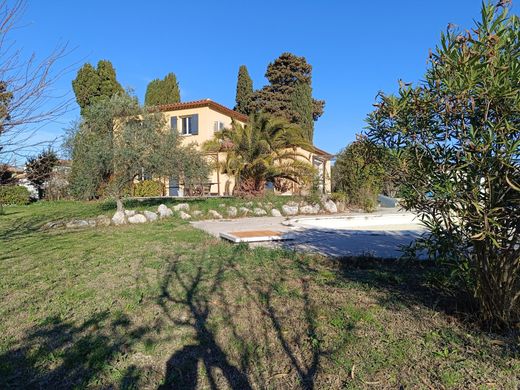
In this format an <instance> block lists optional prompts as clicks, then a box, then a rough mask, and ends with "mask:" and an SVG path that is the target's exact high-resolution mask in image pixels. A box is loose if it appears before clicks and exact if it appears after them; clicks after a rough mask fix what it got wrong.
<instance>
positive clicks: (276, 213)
mask: <svg viewBox="0 0 520 390" xmlns="http://www.w3.org/2000/svg"><path fill="white" fill-rule="evenodd" d="M271 215H272V216H273V217H281V216H282V213H281V212H280V211H278V209H272V210H271Z"/></svg>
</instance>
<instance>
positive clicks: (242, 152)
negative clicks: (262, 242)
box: [204, 114, 315, 195]
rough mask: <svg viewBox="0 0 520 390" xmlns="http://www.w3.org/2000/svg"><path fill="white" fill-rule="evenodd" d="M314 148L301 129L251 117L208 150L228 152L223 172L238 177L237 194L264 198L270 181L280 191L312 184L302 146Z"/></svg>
mask: <svg viewBox="0 0 520 390" xmlns="http://www.w3.org/2000/svg"><path fill="white" fill-rule="evenodd" d="M310 146H311V145H310V144H309V143H308V142H307V141H306V140H305V139H304V138H303V136H302V131H301V129H300V128H299V127H298V126H296V125H294V124H291V123H288V122H287V121H285V120H283V119H278V118H270V117H268V116H266V115H261V114H260V115H251V116H250V119H249V122H248V123H247V124H245V125H241V124H240V123H237V122H235V121H233V122H232V123H231V127H230V128H227V129H224V130H222V131H221V132H218V133H217V134H215V139H214V140H212V141H208V142H207V143H206V144H205V145H204V148H205V149H206V150H208V151H209V150H213V151H215V150H218V151H225V152H227V157H226V160H225V161H223V162H222V163H221V164H220V169H221V170H222V173H225V174H228V175H230V176H234V177H235V180H236V185H235V188H234V193H235V194H236V195H260V194H262V193H263V192H264V189H265V185H266V183H268V182H271V183H274V184H275V187H278V189H280V187H281V186H282V185H283V183H287V182H293V183H297V184H299V185H302V184H306V183H309V182H310V181H311V180H312V178H313V177H314V174H315V172H314V168H313V166H312V165H311V164H310V163H309V162H308V161H306V160H305V156H304V155H303V154H301V153H299V152H298V147H302V148H306V147H310Z"/></svg>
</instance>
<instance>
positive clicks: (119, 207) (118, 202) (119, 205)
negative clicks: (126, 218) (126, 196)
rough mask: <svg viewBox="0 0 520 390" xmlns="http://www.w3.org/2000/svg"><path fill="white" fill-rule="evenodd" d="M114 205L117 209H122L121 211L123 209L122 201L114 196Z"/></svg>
mask: <svg viewBox="0 0 520 390" xmlns="http://www.w3.org/2000/svg"><path fill="white" fill-rule="evenodd" d="M116 206H117V211H122V212H124V211H125V207H124V206H123V201H122V200H121V198H116Z"/></svg>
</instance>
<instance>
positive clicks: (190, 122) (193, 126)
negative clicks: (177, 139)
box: [181, 114, 199, 135]
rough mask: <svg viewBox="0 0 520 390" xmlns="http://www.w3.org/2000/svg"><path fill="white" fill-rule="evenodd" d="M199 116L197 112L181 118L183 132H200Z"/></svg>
mask: <svg viewBox="0 0 520 390" xmlns="http://www.w3.org/2000/svg"><path fill="white" fill-rule="evenodd" d="M198 119H199V116H198V115H197V114H195V115H190V116H184V117H182V118H181V134H182V135H196V134H198V133H199V120H198Z"/></svg>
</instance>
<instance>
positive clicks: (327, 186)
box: [163, 107, 331, 195]
mask: <svg viewBox="0 0 520 390" xmlns="http://www.w3.org/2000/svg"><path fill="white" fill-rule="evenodd" d="M194 114H198V115H199V129H198V134H196V135H180V137H181V139H182V143H183V145H188V144H192V143H193V144H195V145H196V146H197V147H198V148H200V147H201V146H202V144H203V143H204V142H206V141H208V140H211V139H212V138H213V136H214V134H215V132H214V122H215V121H219V122H222V123H223V124H224V126H225V127H229V126H231V118H230V117H229V116H227V115H225V114H221V113H220V112H217V111H214V110H212V109H211V108H209V107H200V108H191V109H185V110H175V111H166V112H164V113H163V115H164V116H165V118H166V126H167V129H168V130H169V129H170V118H171V117H172V116H176V117H177V118H178V122H177V128H178V131H179V133H180V132H181V120H180V118H182V117H183V116H190V115H194ZM238 123H240V124H242V125H243V124H244V123H243V122H241V121H238ZM296 152H297V153H298V154H301V155H302V157H299V158H301V159H304V160H306V161H308V162H309V163H312V158H313V156H315V153H312V152H309V151H307V150H304V149H302V148H298V149H297V151H296ZM317 157H319V158H321V159H323V160H324V190H325V192H327V193H330V191H331V180H330V161H329V160H326V159H324V158H323V157H322V156H317ZM207 158H208V161H210V162H211V163H215V164H216V160H217V157H216V154H213V155H209V156H207ZM225 159H226V153H225V152H220V153H218V161H219V162H222V161H225ZM215 166H216V165H215ZM208 179H209V182H210V183H213V184H212V185H211V188H210V192H211V193H214V194H219V195H231V194H232V193H233V188H234V186H235V178H234V177H230V176H228V175H225V174H223V173H222V172H218V171H217V170H216V169H214V170H213V172H212V173H211V175H210V177H209V178H208ZM217 183H220V184H217ZM165 184H166V189H168V180H166V183H165ZM303 192H305V190H304V191H303Z"/></svg>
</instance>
